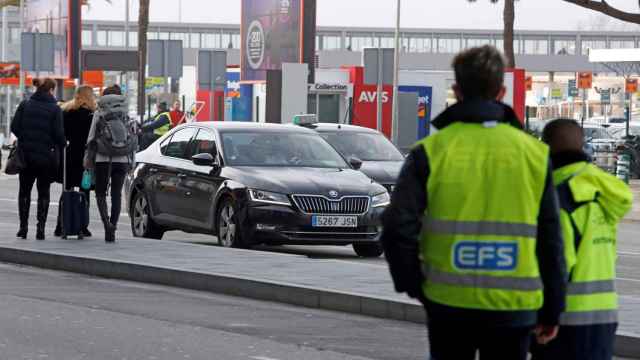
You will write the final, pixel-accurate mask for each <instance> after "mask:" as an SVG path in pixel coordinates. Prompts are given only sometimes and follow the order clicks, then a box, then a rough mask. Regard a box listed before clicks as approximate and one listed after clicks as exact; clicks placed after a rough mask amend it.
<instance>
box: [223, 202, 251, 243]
mask: <svg viewBox="0 0 640 360" xmlns="http://www.w3.org/2000/svg"><path fill="white" fill-rule="evenodd" d="M237 213H238V206H237V204H236V202H235V200H233V199H232V198H225V199H223V200H222V202H221V203H220V206H219V207H218V214H217V216H216V224H217V232H216V236H217V237H218V244H220V246H222V247H226V248H236V249H247V248H249V246H248V245H247V243H246V242H245V241H244V238H243V235H242V230H241V227H240V226H239V225H238V219H237V216H236V215H237Z"/></svg>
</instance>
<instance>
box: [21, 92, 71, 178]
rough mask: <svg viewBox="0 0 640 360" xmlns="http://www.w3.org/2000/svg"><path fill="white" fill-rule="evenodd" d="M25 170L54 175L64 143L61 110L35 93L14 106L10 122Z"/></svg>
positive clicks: (49, 98)
mask: <svg viewBox="0 0 640 360" xmlns="http://www.w3.org/2000/svg"><path fill="white" fill-rule="evenodd" d="M11 132H12V133H13V134H14V135H15V136H16V137H17V138H18V147H19V148H20V151H21V152H22V154H23V156H24V160H25V163H26V167H27V169H26V170H27V171H33V172H36V173H42V172H43V171H45V172H46V173H49V174H51V175H52V179H53V177H54V176H55V174H56V173H57V171H58V169H57V167H56V164H59V161H58V156H59V154H60V151H61V149H62V148H63V147H64V144H65V137H64V127H63V124H62V110H60V107H59V106H58V105H57V104H56V99H55V98H54V97H53V96H52V95H50V94H48V93H39V92H37V93H35V94H33V95H32V96H31V98H30V99H29V100H26V101H23V102H22V103H20V105H19V106H18V109H17V110H16V113H15V115H14V117H13V121H12V122H11Z"/></svg>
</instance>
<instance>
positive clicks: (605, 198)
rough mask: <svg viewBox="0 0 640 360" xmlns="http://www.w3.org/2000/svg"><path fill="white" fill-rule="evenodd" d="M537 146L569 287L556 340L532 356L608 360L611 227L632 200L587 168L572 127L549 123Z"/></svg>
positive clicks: (620, 185) (612, 301)
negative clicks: (544, 149)
mask: <svg viewBox="0 0 640 360" xmlns="http://www.w3.org/2000/svg"><path fill="white" fill-rule="evenodd" d="M543 140H544V141H545V142H546V143H547V144H549V146H550V147H551V159H552V163H553V167H554V172H553V180H554V184H555V186H556V189H557V191H558V198H559V200H560V207H561V211H560V220H561V224H562V231H563V234H564V240H565V257H566V259H567V269H568V272H569V286H568V288H567V308H566V311H565V312H564V313H563V314H562V315H561V316H560V325H561V328H560V332H559V335H558V338H557V339H556V340H554V341H552V342H551V343H549V344H547V345H545V346H539V345H534V346H533V349H532V353H533V355H534V359H537V360H540V359H563V360H578V359H579V360H610V359H612V357H613V343H614V340H615V333H616V328H617V323H618V314H617V308H618V298H617V294H616V290H615V277H616V243H617V227H618V223H619V222H620V220H622V218H623V217H624V216H625V214H626V213H627V212H628V211H629V210H630V209H631V205H632V201H633V195H632V193H631V190H630V189H629V187H628V186H627V184H625V183H624V182H622V181H621V180H619V179H618V178H616V177H615V176H613V175H610V174H608V173H606V172H605V171H603V170H600V169H599V168H598V167H596V166H595V165H593V164H591V162H590V161H589V158H588V157H587V155H586V154H585V153H584V152H583V150H582V149H583V147H584V134H583V131H582V128H581V127H580V125H579V124H578V123H577V122H576V121H574V120H570V119H558V120H554V121H552V122H550V123H549V124H548V125H547V126H546V127H545V129H544V132H543Z"/></svg>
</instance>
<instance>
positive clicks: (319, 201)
mask: <svg viewBox="0 0 640 360" xmlns="http://www.w3.org/2000/svg"><path fill="white" fill-rule="evenodd" d="M136 160H137V161H138V163H137V165H136V167H135V169H134V170H133V171H132V172H131V173H130V175H129V176H128V178H127V182H126V187H125V189H126V199H127V201H128V209H129V216H130V218H131V227H132V230H133V234H134V235H135V236H137V237H146V238H154V239H160V238H161V237H162V236H163V234H164V232H165V231H169V230H182V231H186V232H192V233H205V234H212V235H216V236H217V237H218V241H219V243H220V244H221V245H222V246H225V247H236V248H248V247H251V246H252V245H256V244H261V243H266V244H296V245H353V248H354V250H355V252H356V253H357V254H358V255H359V256H362V257H376V256H380V255H381V254H382V249H381V246H380V244H379V242H378V237H379V232H380V216H381V214H382V212H383V210H384V208H385V207H386V206H387V205H388V204H389V200H390V199H389V194H388V192H387V191H386V190H385V188H384V187H382V186H381V185H379V184H377V183H375V182H373V181H372V180H371V179H370V178H368V177H367V176H366V175H364V174H363V173H361V172H360V171H358V170H357V169H356V168H357V167H358V166H359V163H358V162H354V163H353V164H350V163H349V162H348V161H347V160H345V158H344V157H342V156H341V155H340V154H339V153H338V152H337V151H336V150H335V149H334V148H333V147H332V146H331V145H329V144H328V143H327V142H326V141H325V140H324V139H323V138H322V137H321V136H320V135H318V133H316V132H314V131H312V130H309V129H305V128H302V127H292V126H284V125H276V124H256V123H193V124H189V125H183V126H181V127H178V128H176V129H174V130H172V131H171V132H169V133H168V134H166V135H165V136H164V137H162V138H161V139H159V140H158V141H156V142H155V143H154V144H152V145H151V146H150V147H149V148H148V149H147V150H145V151H143V152H141V153H139V154H138V155H137V158H136ZM354 167H355V168H354Z"/></svg>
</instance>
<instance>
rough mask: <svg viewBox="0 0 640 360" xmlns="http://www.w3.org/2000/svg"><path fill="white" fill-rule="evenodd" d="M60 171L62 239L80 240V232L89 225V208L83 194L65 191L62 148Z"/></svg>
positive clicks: (65, 176) (64, 162)
mask: <svg viewBox="0 0 640 360" xmlns="http://www.w3.org/2000/svg"><path fill="white" fill-rule="evenodd" d="M62 162H63V164H64V165H63V169H62V174H63V175H62V178H63V180H62V201H61V202H60V207H61V209H62V210H61V211H60V214H61V215H62V221H61V222H62V238H63V239H66V238H67V237H69V236H77V237H78V239H82V238H83V236H82V230H84V229H85V228H86V227H87V226H88V225H89V208H88V206H87V199H86V198H85V194H84V193H82V192H79V191H75V189H72V190H69V191H67V147H65V148H64V155H63V161H62Z"/></svg>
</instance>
